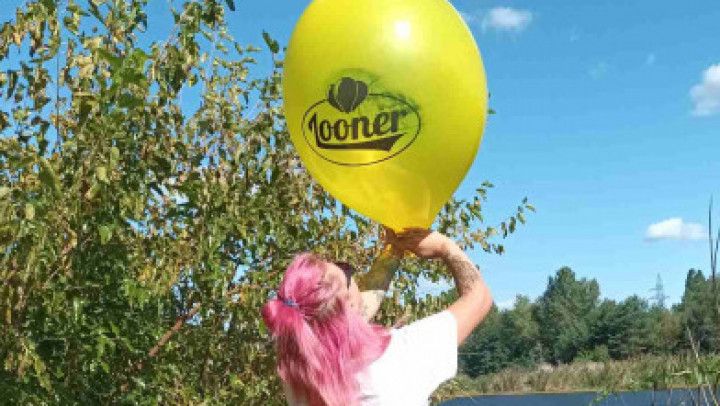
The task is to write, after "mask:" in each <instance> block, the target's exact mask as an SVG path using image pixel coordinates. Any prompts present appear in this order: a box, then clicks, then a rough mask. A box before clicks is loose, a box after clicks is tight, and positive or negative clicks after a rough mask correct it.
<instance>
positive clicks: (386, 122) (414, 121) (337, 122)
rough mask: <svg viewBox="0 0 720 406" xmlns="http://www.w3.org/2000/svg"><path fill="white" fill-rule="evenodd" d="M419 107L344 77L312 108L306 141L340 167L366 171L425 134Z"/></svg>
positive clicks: (306, 122)
mask: <svg viewBox="0 0 720 406" xmlns="http://www.w3.org/2000/svg"><path fill="white" fill-rule="evenodd" d="M420 128H421V120H420V114H419V112H418V108H417V107H415V106H414V103H413V102H411V101H409V100H408V99H407V98H405V97H404V96H403V95H398V94H393V93H390V92H373V89H372V88H371V86H369V85H368V84H367V83H366V82H364V81H362V80H356V79H353V78H351V77H343V78H342V79H341V80H340V81H339V82H338V83H333V84H331V85H330V86H329V88H328V91H327V97H326V98H325V99H323V100H320V101H318V102H316V103H315V104H313V105H312V106H310V108H309V109H308V110H307V111H306V112H305V114H304V116H303V122H302V131H303V137H304V138H305V141H306V142H307V144H308V146H309V147H310V148H311V149H312V150H313V151H314V152H315V153H316V154H317V155H319V156H320V157H321V158H322V159H324V160H326V161H329V162H332V163H334V164H337V165H344V166H363V165H372V164H377V163H380V162H383V161H386V160H388V159H391V158H393V157H395V156H397V155H399V154H400V153H402V152H403V151H405V150H406V149H408V147H410V145H412V144H413V143H414V142H415V140H416V139H417V137H418V135H419V134H420Z"/></svg>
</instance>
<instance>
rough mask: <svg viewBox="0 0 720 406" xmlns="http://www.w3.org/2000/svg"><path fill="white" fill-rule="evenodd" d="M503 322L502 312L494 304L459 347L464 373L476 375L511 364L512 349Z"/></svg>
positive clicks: (461, 366) (461, 368)
mask: <svg viewBox="0 0 720 406" xmlns="http://www.w3.org/2000/svg"><path fill="white" fill-rule="evenodd" d="M502 324H503V320H502V314H501V312H500V311H499V310H498V308H497V307H496V306H493V308H492V310H491V311H490V313H488V315H487V317H486V318H485V320H483V322H482V324H481V325H480V326H479V327H478V328H476V329H475V330H474V331H473V332H472V334H471V335H470V337H468V338H467V339H466V340H465V342H464V343H463V345H462V346H461V347H460V348H459V349H458V353H459V360H458V364H459V365H458V367H459V369H460V370H461V371H462V372H463V373H465V374H467V375H469V376H471V377H476V376H478V375H483V374H488V373H492V372H497V371H499V370H501V369H503V368H505V367H507V366H509V365H511V363H512V360H511V354H510V352H511V350H510V348H508V342H507V340H506V338H507V337H506V336H505V334H504V331H503V328H502Z"/></svg>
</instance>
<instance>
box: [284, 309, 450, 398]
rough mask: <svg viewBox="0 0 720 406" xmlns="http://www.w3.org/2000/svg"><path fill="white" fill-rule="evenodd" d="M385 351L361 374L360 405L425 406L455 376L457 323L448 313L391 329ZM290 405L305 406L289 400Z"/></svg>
mask: <svg viewBox="0 0 720 406" xmlns="http://www.w3.org/2000/svg"><path fill="white" fill-rule="evenodd" d="M390 334H391V337H392V338H391V339H390V344H388V347H387V348H386V349H385V352H384V353H383V354H382V355H381V356H380V358H378V359H376V360H375V361H374V362H373V363H371V364H370V365H368V367H367V368H366V369H365V370H363V371H362V372H360V374H359V375H358V377H357V378H358V383H359V385H360V399H361V400H360V405H362V406H388V405H393V406H395V405H403V406H426V405H427V404H428V403H429V402H428V398H429V397H430V395H431V394H432V393H433V391H435V389H437V387H438V386H440V384H441V383H443V382H445V381H446V380H448V379H450V378H452V377H454V376H455V374H456V373H457V320H455V316H454V315H453V314H452V313H450V311H448V310H444V311H442V312H440V313H436V314H433V315H431V316H428V317H425V318H424V319H421V320H418V321H416V322H414V323H411V324H408V325H407V326H404V327H401V328H399V329H391V330H390ZM284 389H285V395H286V397H287V399H288V405H290V406H305V405H306V404H305V403H304V402H298V401H296V400H294V399H293V398H292V394H291V393H289V391H288V389H287V387H284Z"/></svg>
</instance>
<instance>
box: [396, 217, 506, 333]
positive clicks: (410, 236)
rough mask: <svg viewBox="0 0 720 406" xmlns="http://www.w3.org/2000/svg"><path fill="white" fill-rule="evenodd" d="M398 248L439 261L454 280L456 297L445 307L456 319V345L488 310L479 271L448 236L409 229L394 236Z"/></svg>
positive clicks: (489, 304)
mask: <svg viewBox="0 0 720 406" xmlns="http://www.w3.org/2000/svg"><path fill="white" fill-rule="evenodd" d="M395 244H397V245H398V246H400V247H403V248H405V249H407V250H409V251H412V252H414V253H415V254H416V255H417V256H419V257H422V258H441V259H443V260H444V261H445V264H447V266H448V268H449V269H450V272H451V273H452V275H453V278H454V279H455V286H456V287H457V290H458V294H459V295H460V297H459V298H458V299H457V300H456V301H455V302H454V303H453V304H451V305H450V306H449V307H448V310H449V311H450V312H451V313H452V314H453V315H454V316H455V319H456V320H457V327H458V331H457V338H458V345H460V344H461V343H462V342H463V341H465V339H466V338H467V337H468V336H469V335H470V333H472V331H473V330H474V329H475V327H477V325H478V324H480V322H481V321H482V320H483V319H484V318H485V316H487V314H488V312H489V311H490V309H491V307H492V302H493V300H492V296H491V295H490V290H489V289H488V287H487V285H486V284H485V281H484V280H483V278H482V275H481V274H480V270H479V269H478V268H477V267H476V266H475V265H474V264H473V262H472V260H470V258H469V257H468V256H467V254H465V252H463V250H462V249H460V247H459V246H458V245H457V244H456V243H455V242H454V241H453V240H451V239H449V238H448V237H446V236H444V235H442V234H440V233H437V232H430V231H429V230H411V231H407V232H405V233H403V234H400V235H398V236H397V241H396V242H395Z"/></svg>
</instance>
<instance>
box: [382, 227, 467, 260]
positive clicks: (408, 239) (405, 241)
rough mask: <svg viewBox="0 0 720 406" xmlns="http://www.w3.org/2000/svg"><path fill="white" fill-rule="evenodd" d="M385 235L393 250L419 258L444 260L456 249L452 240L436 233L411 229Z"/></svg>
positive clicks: (389, 231)
mask: <svg viewBox="0 0 720 406" xmlns="http://www.w3.org/2000/svg"><path fill="white" fill-rule="evenodd" d="M387 233H388V236H387V237H386V241H387V242H388V243H389V244H391V245H392V246H393V247H395V249H397V250H402V251H409V252H412V253H413V254H415V255H417V256H418V257H420V258H427V259H432V258H444V257H446V256H447V254H448V253H449V252H450V251H451V250H453V249H455V248H458V247H457V244H456V243H455V242H454V241H453V240H451V239H450V238H448V237H447V236H446V235H444V234H441V233H439V232H437V231H432V230H426V229H421V228H413V229H408V230H404V231H403V232H402V233H399V234H396V233H395V232H393V231H392V230H388V231H387ZM458 249H459V248H458Z"/></svg>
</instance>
